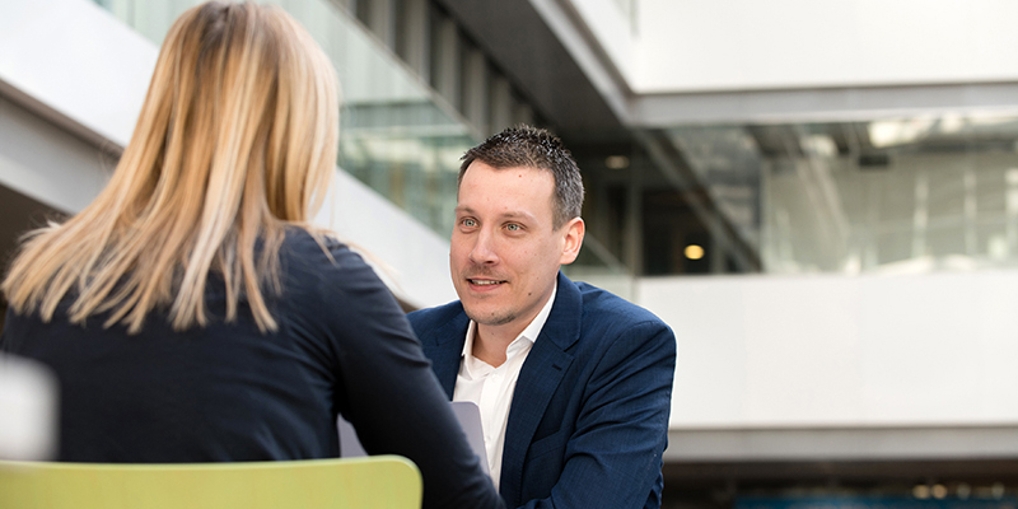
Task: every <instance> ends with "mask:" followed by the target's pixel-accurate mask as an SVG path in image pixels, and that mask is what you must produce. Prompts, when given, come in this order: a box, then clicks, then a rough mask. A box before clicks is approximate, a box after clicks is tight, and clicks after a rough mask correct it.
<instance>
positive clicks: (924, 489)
mask: <svg viewBox="0 0 1018 509" xmlns="http://www.w3.org/2000/svg"><path fill="white" fill-rule="evenodd" d="M912 496H913V497H915V498H918V499H927V498H930V487H929V486H927V485H925V484H916V485H915V487H914V488H912Z"/></svg>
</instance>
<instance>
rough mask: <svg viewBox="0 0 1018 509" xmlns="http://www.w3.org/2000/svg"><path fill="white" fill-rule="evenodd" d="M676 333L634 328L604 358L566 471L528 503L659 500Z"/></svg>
mask: <svg viewBox="0 0 1018 509" xmlns="http://www.w3.org/2000/svg"><path fill="white" fill-rule="evenodd" d="M674 373H675V336H674V335H673V334H672V331H671V330H670V329H669V328H668V327H667V326H666V325H665V324H664V323H662V322H660V321H646V322H642V323H639V324H636V325H635V326H632V327H628V328H627V329H626V331H625V333H624V336H622V337H618V338H616V339H615V340H614V342H613V344H612V345H611V346H610V347H609V348H608V349H607V351H606V352H605V354H604V355H603V356H602V358H601V359H600V361H599V362H598V366H597V368H596V369H595V372H594V375H593V376H592V377H591V379H590V381H589V383H588V385H587V387H586V388H585V389H586V395H585V400H584V403H583V408H582V410H581V412H580V414H579V416H578V418H577V422H576V429H575V431H574V432H573V435H572V436H571V437H570V438H569V441H568V443H567V444H566V451H565V458H564V467H563V470H562V475H561V476H560V477H559V479H558V482H557V483H556V484H555V486H554V487H553V488H552V490H551V496H550V497H548V498H545V499H541V500H531V501H529V502H527V503H526V504H525V505H523V506H522V507H524V508H528V509H551V508H556V509H563V508H577V509H580V508H583V509H590V508H606V509H607V508H611V509H618V508H627V507H632V508H640V507H644V506H645V504H646V503H647V500H648V498H649V497H650V496H651V493H652V491H654V492H656V494H655V498H656V504H655V505H658V504H660V496H661V494H660V487H658V486H656V484H657V482H658V479H659V476H660V475H661V456H662V453H663V452H664V449H665V446H666V444H667V440H668V415H669V411H670V409H671V392H672V379H673V377H674Z"/></svg>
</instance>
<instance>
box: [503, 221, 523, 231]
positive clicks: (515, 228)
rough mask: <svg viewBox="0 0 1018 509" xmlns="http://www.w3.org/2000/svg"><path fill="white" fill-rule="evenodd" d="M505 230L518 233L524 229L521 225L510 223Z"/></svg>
mask: <svg viewBox="0 0 1018 509" xmlns="http://www.w3.org/2000/svg"><path fill="white" fill-rule="evenodd" d="M505 229H506V230H509V231H511V232H518V231H520V230H522V229H523V227H521V226H520V225H518V224H516V223H509V224H507V225H505Z"/></svg>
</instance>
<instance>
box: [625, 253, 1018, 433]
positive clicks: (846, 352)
mask: <svg viewBox="0 0 1018 509" xmlns="http://www.w3.org/2000/svg"><path fill="white" fill-rule="evenodd" d="M636 295H637V296H636V301H637V302H639V303H640V304H641V305H643V306H645V307H647V308H648V309H650V310H651V311H653V312H655V313H656V314H657V315H658V316H660V317H661V318H662V319H664V320H665V321H666V322H667V323H668V324H670V325H671V326H672V328H673V329H674V331H675V335H676V338H677V340H678V350H679V355H678V363H677V369H676V375H675V387H674V395H673V398H672V414H671V427H672V428H673V429H689V430H702V429H721V430H724V429H733V430H737V429H789V428H791V429H795V428H799V429H803V428H886V427H918V428H923V427H938V428H944V427H957V426H962V427H965V426H1002V425H1009V426H1015V425H1018V399H1015V398H1014V392H1015V390H1016V389H1018V370H1016V369H1014V362H1015V359H1018V341H1016V340H1015V337H1016V334H1018V332H1016V331H1018V313H1015V310H1016V309H1018V271H985V272H965V273H937V274H926V275H902V276H856V277H844V276H837V275H816V276H803V277H778V276H742V277H710V278H681V277H671V278H648V279H642V280H640V281H639V283H638V286H637V291H636Z"/></svg>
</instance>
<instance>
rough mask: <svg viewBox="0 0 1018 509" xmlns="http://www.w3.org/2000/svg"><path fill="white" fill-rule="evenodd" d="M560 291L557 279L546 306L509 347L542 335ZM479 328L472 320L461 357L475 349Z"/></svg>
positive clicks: (531, 340) (532, 341) (534, 339)
mask: <svg viewBox="0 0 1018 509" xmlns="http://www.w3.org/2000/svg"><path fill="white" fill-rule="evenodd" d="M557 293H558V280H557V279H556V280H555V286H554V287H552V289H551V297H548V302H545V303H544V307H542V308H541V311H540V312H539V313H537V316H535V317H534V319H533V320H531V321H530V325H527V328H525V329H523V332H521V333H520V335H519V336H516V339H514V340H513V341H512V343H509V349H512V348H513V345H516V344H517V343H518V342H519V341H520V340H521V339H525V340H527V341H530V342H531V343H535V342H536V341H537V337H538V336H540V335H541V329H544V324H545V323H546V322H547V321H548V316H549V315H551V308H552V306H553V305H554V304H555V294H557ZM476 330H477V322H475V321H473V320H470V325H468V326H467V339H466V341H464V342H463V351H462V352H461V353H460V357H461V358H463V357H467V356H468V355H470V353H471V352H473V351H474V331H476Z"/></svg>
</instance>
